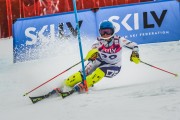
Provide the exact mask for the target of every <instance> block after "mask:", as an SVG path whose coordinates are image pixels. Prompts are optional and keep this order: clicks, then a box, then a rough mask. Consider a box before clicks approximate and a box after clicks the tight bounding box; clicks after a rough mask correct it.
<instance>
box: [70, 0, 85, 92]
mask: <svg viewBox="0 0 180 120" xmlns="http://www.w3.org/2000/svg"><path fill="white" fill-rule="evenodd" d="M72 1H73V6H74V14H75V20H76V28H77V32H78V41H79V51H80V55H81V63H82V70H83V84H84V86H85V88H86V92H88V87H87V83H86V72H85V66H84V59H83V52H82V51H83V50H82V45H81V35H80V28H79V22H78V16H77V7H76V0H72Z"/></svg>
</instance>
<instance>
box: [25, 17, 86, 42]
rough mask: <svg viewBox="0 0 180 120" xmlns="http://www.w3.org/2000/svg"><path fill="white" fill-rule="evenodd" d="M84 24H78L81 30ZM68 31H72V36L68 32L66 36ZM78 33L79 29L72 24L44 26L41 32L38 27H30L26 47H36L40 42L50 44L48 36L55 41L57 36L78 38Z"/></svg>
mask: <svg viewBox="0 0 180 120" xmlns="http://www.w3.org/2000/svg"><path fill="white" fill-rule="evenodd" d="M82 23H83V21H82V20H80V21H79V22H78V24H79V28H81V25H82ZM65 28H68V30H65ZM57 29H58V30H57ZM57 31H58V32H57ZM67 31H70V33H71V34H69V32H68V34H69V35H66V34H67V33H66V32H67ZM77 33H78V32H77V27H75V28H74V27H73V25H72V23H71V22H66V23H59V25H58V26H57V25H55V24H50V25H44V26H42V28H40V30H38V29H37V28H36V27H28V28H27V29H26V30H25V36H26V37H27V39H28V40H26V45H34V44H36V43H37V42H38V40H40V41H41V42H44V43H46V42H48V40H47V36H49V38H50V39H49V40H55V37H56V36H59V37H60V38H68V37H71V36H74V37H76V36H77Z"/></svg>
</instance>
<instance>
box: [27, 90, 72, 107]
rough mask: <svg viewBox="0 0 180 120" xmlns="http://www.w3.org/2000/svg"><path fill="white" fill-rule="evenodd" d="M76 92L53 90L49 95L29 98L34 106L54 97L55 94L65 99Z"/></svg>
mask: <svg viewBox="0 0 180 120" xmlns="http://www.w3.org/2000/svg"><path fill="white" fill-rule="evenodd" d="M74 92H75V91H74V90H71V91H69V92H62V91H60V90H57V89H56V90H53V91H51V92H49V93H48V94H46V95H42V96H36V97H29V98H30V99H31V101H32V103H33V104H35V103H37V102H39V101H41V100H43V99H45V98H48V97H49V96H51V95H53V94H55V93H56V94H58V96H61V97H62V98H65V97H68V96H70V95H72V94H73V93H74Z"/></svg>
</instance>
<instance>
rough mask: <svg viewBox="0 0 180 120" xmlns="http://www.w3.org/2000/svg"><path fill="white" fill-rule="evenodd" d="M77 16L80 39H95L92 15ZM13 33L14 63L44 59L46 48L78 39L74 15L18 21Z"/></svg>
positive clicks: (94, 22) (49, 16) (85, 12)
mask: <svg viewBox="0 0 180 120" xmlns="http://www.w3.org/2000/svg"><path fill="white" fill-rule="evenodd" d="M78 15H79V26H80V30H81V35H82V36H84V37H92V38H95V37H96V36H97V32H96V28H97V27H96V20H95V15H94V13H93V12H92V11H82V12H79V13H78ZM13 31H14V32H13V44H14V45H13V47H14V62H21V61H27V60H32V59H37V58H41V57H43V56H46V54H45V53H42V51H43V49H45V47H46V46H47V45H51V44H54V43H56V44H57V43H58V42H60V41H62V40H63V39H68V38H70V37H74V39H76V37H77V28H76V22H75V17H74V14H73V13H69V14H56V15H48V16H43V17H33V18H24V19H17V21H15V23H14V25H13ZM42 55H43V56H42Z"/></svg>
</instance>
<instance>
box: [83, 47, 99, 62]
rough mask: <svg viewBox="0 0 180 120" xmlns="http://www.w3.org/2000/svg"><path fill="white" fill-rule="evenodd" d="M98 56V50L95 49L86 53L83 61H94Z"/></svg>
mask: <svg viewBox="0 0 180 120" xmlns="http://www.w3.org/2000/svg"><path fill="white" fill-rule="evenodd" d="M97 56H98V50H97V49H92V50H90V51H89V52H88V54H87V55H86V58H85V60H95V59H96V58H97Z"/></svg>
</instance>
